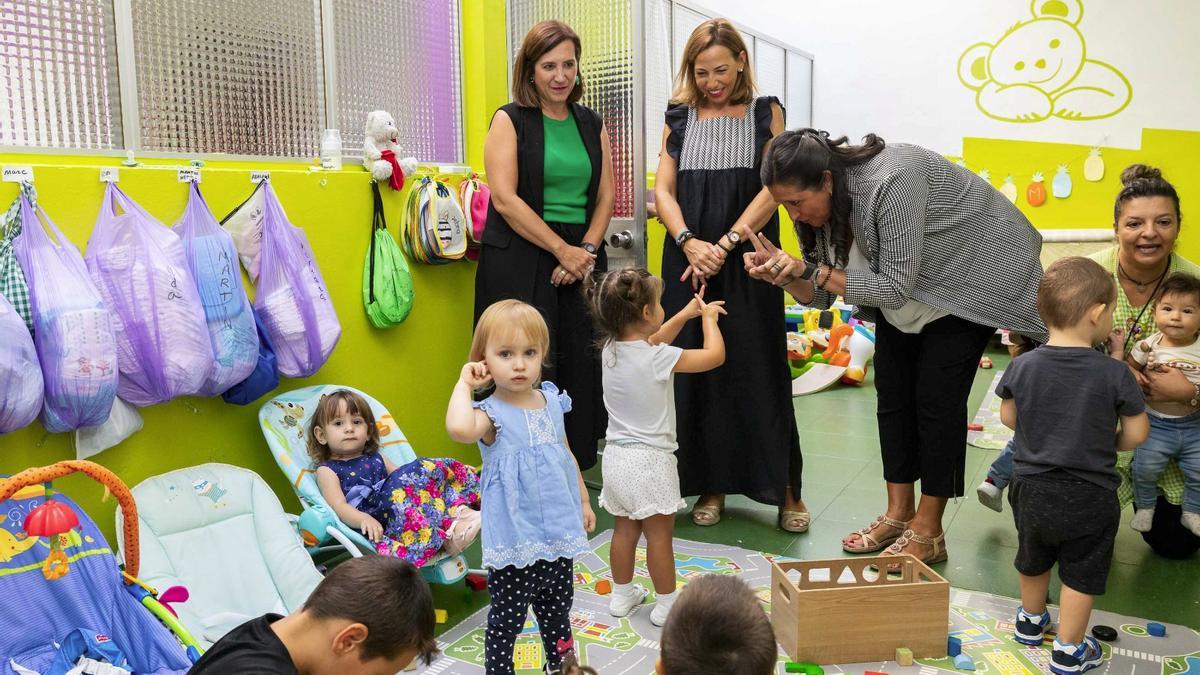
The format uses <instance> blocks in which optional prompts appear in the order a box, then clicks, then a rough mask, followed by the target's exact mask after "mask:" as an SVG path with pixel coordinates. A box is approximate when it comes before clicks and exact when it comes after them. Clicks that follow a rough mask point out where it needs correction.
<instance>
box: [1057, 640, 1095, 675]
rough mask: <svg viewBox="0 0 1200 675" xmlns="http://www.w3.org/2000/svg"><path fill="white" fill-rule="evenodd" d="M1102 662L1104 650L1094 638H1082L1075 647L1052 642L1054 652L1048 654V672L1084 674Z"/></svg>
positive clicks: (1068, 674)
mask: <svg viewBox="0 0 1200 675" xmlns="http://www.w3.org/2000/svg"><path fill="white" fill-rule="evenodd" d="M1103 662H1104V650H1103V649H1102V648H1101V647H1100V643H1099V642H1097V641H1096V638H1094V637H1084V638H1083V642H1080V643H1079V644H1077V645H1071V644H1064V643H1062V642H1059V641H1058V640H1057V639H1055V640H1054V652H1053V653H1051V654H1050V672H1052V673H1055V674H1056V675H1076V673H1085V672H1087V671H1089V670H1091V669H1092V668H1095V667H1096V666H1099V665H1100V664H1101V663H1103Z"/></svg>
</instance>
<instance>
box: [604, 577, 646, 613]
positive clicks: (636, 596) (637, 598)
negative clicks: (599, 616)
mask: <svg viewBox="0 0 1200 675" xmlns="http://www.w3.org/2000/svg"><path fill="white" fill-rule="evenodd" d="M648 595H650V591H648V590H646V588H645V587H644V586H639V585H637V584H633V586H632V587H630V590H629V593H621V592H620V591H618V590H617V589H616V587H615V586H614V587H613V590H612V593H611V594H610V597H609V598H608V613H609V614H612V615H613V616H627V615H628V614H629V613H630V612H632V611H633V608H634V607H637V606H638V605H640V604H642V603H643V602H645V601H646V596H648Z"/></svg>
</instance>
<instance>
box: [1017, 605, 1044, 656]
mask: <svg viewBox="0 0 1200 675" xmlns="http://www.w3.org/2000/svg"><path fill="white" fill-rule="evenodd" d="M1048 628H1050V612H1042V613H1041V614H1030V613H1029V612H1026V611H1025V608H1024V607H1021V608H1020V609H1018V610H1017V621H1016V627H1015V628H1014V629H1013V639H1014V640H1016V641H1017V642H1020V643H1021V644H1023V645H1030V646H1031V647H1037V646H1039V645H1041V644H1042V641H1043V640H1045V638H1046V629H1048Z"/></svg>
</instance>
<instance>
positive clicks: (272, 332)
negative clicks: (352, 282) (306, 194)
mask: <svg viewBox="0 0 1200 675" xmlns="http://www.w3.org/2000/svg"><path fill="white" fill-rule="evenodd" d="M260 190H261V191H262V192H263V193H264V194H263V197H264V202H265V206H266V212H265V213H264V215H263V238H262V250H261V252H260V255H259V275H258V291H257V292H256V293H255V294H254V309H255V311H257V312H258V313H259V314H260V315H261V316H262V319H263V324H264V325H265V326H266V327H267V335H269V336H270V338H271V346H272V347H273V348H274V349H275V358H276V360H277V361H278V363H279V372H280V373H281V374H283V375H286V376H287V377H308V376H309V375H312V374H313V373H315V372H317V370H319V369H320V368H321V366H322V365H324V364H325V361H326V359H328V358H329V355H330V353H332V352H333V348H334V346H336V345H337V342H338V339H339V338H340V337H341V335H342V326H341V324H340V323H339V322H338V318H337V313H336V312H335V311H334V309H333V300H332V299H331V298H330V297H329V289H328V288H327V287H326V286H325V279H324V278H323V277H322V276H321V270H320V269H319V268H318V267H317V261H316V258H315V257H314V256H313V252H312V247H310V246H309V245H308V238H307V237H306V236H304V231H303V230H301V229H300V228H298V227H295V226H293V225H292V224H291V223H289V222H288V220H287V216H286V215H285V214H284V212H283V206H281V205H280V204H279V200H278V199H277V198H276V197H275V192H274V191H273V190H272V189H271V185H270V183H267V184H265V185H263V186H262V188H260Z"/></svg>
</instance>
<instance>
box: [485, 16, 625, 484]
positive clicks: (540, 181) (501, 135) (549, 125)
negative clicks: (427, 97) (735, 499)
mask: <svg viewBox="0 0 1200 675" xmlns="http://www.w3.org/2000/svg"><path fill="white" fill-rule="evenodd" d="M579 52H580V41H579V36H578V35H576V34H575V31H573V30H571V28H570V27H569V26H567V25H566V24H564V23H562V22H561V21H543V22H541V23H539V24H537V25H535V26H534V27H533V28H532V29H530V31H529V33H528V34H527V35H526V36H525V41H524V42H523V43H522V45H521V49H520V51H519V52H518V53H517V56H516V60H515V62H514V63H513V76H512V82H513V85H512V86H513V102H512V103H509V104H508V105H505V106H503V107H502V108H500V110H498V111H497V112H496V115H495V116H494V117H493V118H492V126H491V128H490V129H489V130H488V135H487V140H486V141H485V142H484V165H485V167H486V169H487V177H488V183H489V186H490V187H491V190H492V199H491V204H490V206H489V207H488V216H487V225H486V227H485V229H484V232H483V241H482V243H483V247H482V250H481V251H480V255H479V266H478V268H477V269H476V272H475V320H476V321H478V320H479V316H480V315H481V314H482V313H483V310H485V309H487V307H488V306H489V305H491V304H492V303H495V302H497V301H499V300H506V299H510V298H512V299H517V300H522V301H524V302H527V303H529V304H531V305H533V306H534V307H537V308H538V310H539V311H540V312H541V313H542V316H544V317H545V319H546V323H547V325H548V326H549V327H550V352H549V353H548V354H546V355H545V356H544V360H545V363H546V367H544V368H543V369H542V377H543V378H544V379H546V380H548V381H552V382H554V383H555V384H557V385H558V387H559V388H560V389H562V390H564V391H566V392H567V393H568V394H570V396H571V399H572V401H573V404H574V405H573V408H572V411H571V413H570V414H569V415H567V416H566V433H567V442H568V444H569V445H570V447H571V452H572V453H574V455H575V458H576V459H577V460H578V462H579V467H580V468H581V469H587V468H589V467H591V466H592V465H594V464H595V463H596V445H597V441H598V440H599V439H600V438H603V437H604V433H605V430H606V429H607V426H608V416H607V414H606V413H605V410H604V401H603V398H602V397H603V390H602V388H601V379H600V360H599V355H598V353H597V352H596V350H595V348H594V343H595V334H594V332H593V329H592V322H591V319H590V317H589V316H588V312H587V305H586V303H585V302H584V299H583V294H582V293H580V292H579V286H578V285H577V282H579V281H580V280H581V279H583V276H584V275H585V274H588V273H589V272H590V271H591V270H592V269H596V270H600V271H603V270H604V269H605V268H606V266H607V263H606V258H605V256H604V249H603V246H604V231H605V229H606V228H607V227H608V221H609V219H610V218H611V217H612V211H613V202H614V196H615V189H614V187H613V172H612V159H611V153H610V150H609V143H608V132H607V131H606V130H605V128H604V124H603V122H602V121H601V119H600V116H599V115H597V114H596V113H595V111H593V110H591V109H589V108H586V107H584V106H582V105H579V104H578V103H577V101H578V100H579V99H580V97H582V96H583V80H582V79H581V77H580V74H579Z"/></svg>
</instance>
